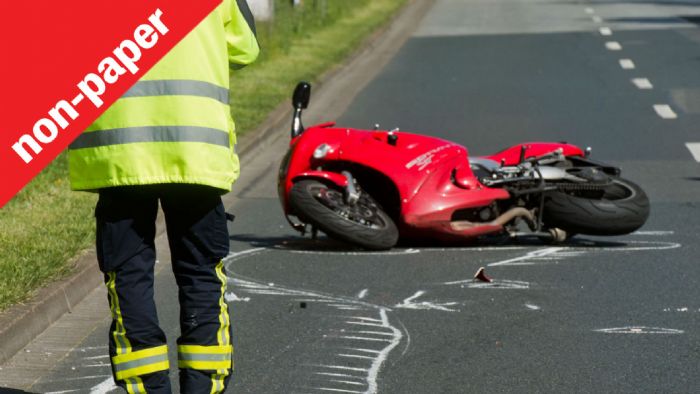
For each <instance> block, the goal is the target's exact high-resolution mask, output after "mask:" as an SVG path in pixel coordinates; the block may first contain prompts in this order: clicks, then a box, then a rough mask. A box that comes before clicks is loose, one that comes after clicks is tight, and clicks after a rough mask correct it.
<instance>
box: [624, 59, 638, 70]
mask: <svg viewBox="0 0 700 394" xmlns="http://www.w3.org/2000/svg"><path fill="white" fill-rule="evenodd" d="M620 67H622V69H624V70H634V68H635V67H636V66H635V65H634V62H633V61H632V60H631V59H620Z"/></svg>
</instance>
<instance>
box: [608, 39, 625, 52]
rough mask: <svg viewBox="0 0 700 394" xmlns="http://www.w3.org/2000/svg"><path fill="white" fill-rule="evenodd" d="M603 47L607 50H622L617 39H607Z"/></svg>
mask: <svg viewBox="0 0 700 394" xmlns="http://www.w3.org/2000/svg"><path fill="white" fill-rule="evenodd" d="M605 47H606V48H607V49H608V50H609V51H621V50H622V45H620V43H619V42H617V41H608V42H606V43H605Z"/></svg>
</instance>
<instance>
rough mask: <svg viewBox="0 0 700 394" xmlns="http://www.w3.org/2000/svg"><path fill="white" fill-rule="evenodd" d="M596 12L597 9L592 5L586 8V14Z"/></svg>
mask: <svg viewBox="0 0 700 394" xmlns="http://www.w3.org/2000/svg"><path fill="white" fill-rule="evenodd" d="M594 12H595V10H594V9H593V8H591V7H587V8H586V14H589V15H591V14H593V13H594Z"/></svg>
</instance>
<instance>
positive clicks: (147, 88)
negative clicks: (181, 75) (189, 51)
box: [122, 79, 229, 105]
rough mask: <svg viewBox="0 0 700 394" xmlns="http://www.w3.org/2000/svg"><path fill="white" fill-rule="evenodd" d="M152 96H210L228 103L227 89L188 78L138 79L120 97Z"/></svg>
mask: <svg viewBox="0 0 700 394" xmlns="http://www.w3.org/2000/svg"><path fill="white" fill-rule="evenodd" d="M153 96H197V97H206V98H211V99H214V100H216V101H219V102H221V103H223V104H226V105H228V104H229V101H228V89H226V88H222V87H221V86H217V85H214V84H213V83H209V82H204V81H194V80H188V79H163V80H157V81H139V82H136V84H135V85H134V86H132V87H131V89H129V90H128V91H127V92H126V93H124V95H123V96H122V98H126V97H153Z"/></svg>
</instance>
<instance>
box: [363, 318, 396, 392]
mask: <svg viewBox="0 0 700 394" xmlns="http://www.w3.org/2000/svg"><path fill="white" fill-rule="evenodd" d="M379 315H380V316H381V319H382V323H383V324H384V326H385V327H386V328H388V329H390V330H391V331H392V332H393V333H394V337H393V338H392V340H391V343H390V344H389V345H388V346H386V347H385V348H384V349H382V351H381V352H380V353H379V354H378V355H377V358H376V359H375V360H374V362H372V366H371V367H370V369H369V374H368V375H367V385H368V386H369V387H368V388H367V393H369V394H376V393H377V390H378V383H377V380H378V377H379V371H380V370H381V368H382V365H383V364H384V362H385V361H386V359H387V357H388V356H389V353H391V351H392V350H394V348H395V347H396V346H398V345H399V343H401V339H402V338H403V334H402V333H401V330H399V329H398V328H396V327H394V326H393V325H392V324H391V323H389V317H388V316H387V310H386V309H382V310H380V311H379Z"/></svg>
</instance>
